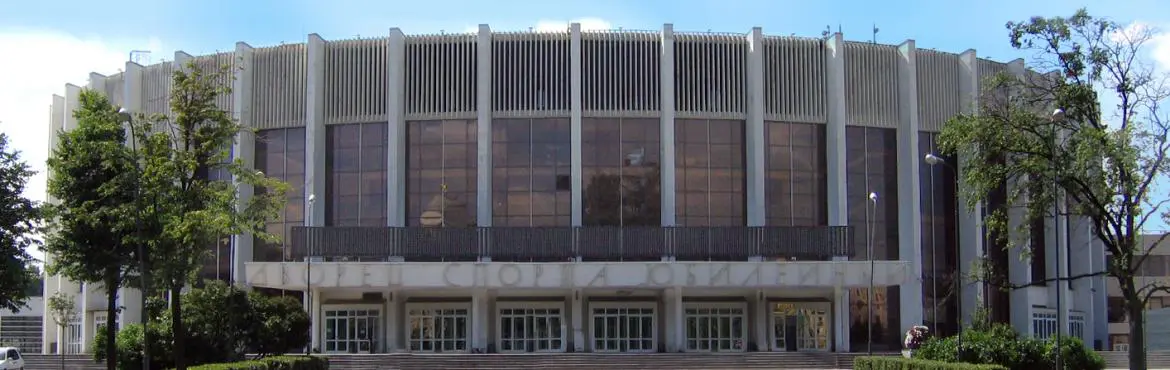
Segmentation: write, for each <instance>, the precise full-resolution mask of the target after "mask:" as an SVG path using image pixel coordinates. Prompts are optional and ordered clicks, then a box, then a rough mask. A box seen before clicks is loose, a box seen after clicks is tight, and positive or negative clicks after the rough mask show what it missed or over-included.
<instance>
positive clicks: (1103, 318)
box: [1083, 220, 1109, 349]
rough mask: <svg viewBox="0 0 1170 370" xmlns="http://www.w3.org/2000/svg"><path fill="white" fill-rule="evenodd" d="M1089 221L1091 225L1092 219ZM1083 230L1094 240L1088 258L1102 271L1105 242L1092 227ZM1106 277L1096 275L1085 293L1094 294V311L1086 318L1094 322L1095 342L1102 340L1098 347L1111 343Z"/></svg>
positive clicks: (1088, 237)
mask: <svg viewBox="0 0 1170 370" xmlns="http://www.w3.org/2000/svg"><path fill="white" fill-rule="evenodd" d="M1087 221H1088V220H1087ZM1089 222H1090V225H1091V224H1092V223H1091V221H1089ZM1083 232H1084V233H1085V234H1086V235H1087V236H1085V238H1086V239H1091V240H1092V246H1093V248H1092V249H1090V250H1091V252H1090V253H1091V254H1090V255H1089V256H1088V257H1087V258H1088V259H1091V260H1092V261H1093V266H1094V267H1095V269H1094V270H1093V271H1102V270H1103V269H1105V268H1106V266H1105V244H1104V243H1102V242H1101V241H1100V240H1097V237H1096V236H1095V235H1093V231H1092V229H1091V228H1087V230H1085V231H1083ZM1106 279H1107V278H1106V277H1105V276H1101V275H1098V276H1094V277H1093V278H1091V279H1090V281H1092V282H1093V285H1092V288H1091V289H1090V290H1089V291H1088V292H1085V293H1083V294H1089V295H1091V296H1092V298H1091V299H1092V301H1093V312H1092V313H1091V314H1086V315H1085V318H1086V319H1089V320H1092V323H1091V324H1090V325H1092V326H1093V337H1092V339H1093V340H1094V341H1095V342H1098V341H1099V342H1100V347H1097V348H1096V349H1103V348H1101V347H1104V346H1107V345H1109V316H1108V313H1109V295H1108V288H1107V285H1105V282H1106V281H1107V280H1106ZM1094 346H1096V343H1094Z"/></svg>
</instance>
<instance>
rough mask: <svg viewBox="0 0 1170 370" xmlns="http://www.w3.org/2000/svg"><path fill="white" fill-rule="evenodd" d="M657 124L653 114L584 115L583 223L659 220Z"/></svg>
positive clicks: (637, 223)
mask: <svg viewBox="0 0 1170 370" xmlns="http://www.w3.org/2000/svg"><path fill="white" fill-rule="evenodd" d="M659 127H661V123H660V120H658V119H656V118H624V119H623V118H612V119H607V118H586V119H584V120H582V122H581V135H582V136H581V168H582V171H581V172H582V175H583V176H584V179H583V181H582V182H583V189H584V190H583V191H582V196H581V197H582V204H583V205H584V209H583V211H582V213H583V217H582V218H583V224H584V225H586V226H660V225H662V211H661V203H662V198H661V191H660V189H661V184H662V181H661V170H660V169H661V166H660V164H659V160H658V157H659V153H660V143H661V142H662V140H661V135H659Z"/></svg>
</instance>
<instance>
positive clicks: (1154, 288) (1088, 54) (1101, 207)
mask: <svg viewBox="0 0 1170 370" xmlns="http://www.w3.org/2000/svg"><path fill="white" fill-rule="evenodd" d="M1007 29H1008V30H1009V35H1010V40H1011V45H1012V46H1013V47H1015V48H1017V49H1020V50H1025V51H1032V52H1035V53H1036V55H1035V59H1034V62H1033V63H1032V67H1033V68H1034V69H1038V70H1050V69H1056V70H1058V72H1059V73H1058V74H1047V75H1039V74H1028V76H1027V77H1024V78H1016V77H1012V76H1006V75H1000V76H996V77H995V78H992V79H991V80H990V81H988V86H987V88H986V89H985V91H986V92H985V94H983V95H984V99H983V100H981V102H980V107H979V108H980V111H979V112H978V113H976V114H967V115H961V116H958V117H956V118H953V119H952V120H951V121H950V122H948V124H947V125H946V126H945V127H944V128H943V132H942V135H941V139H940V141H941V144H942V145H941V147H942V149H943V151H944V152H947V153H948V154H957V155H958V156H959V157H960V158H963V159H964V169H963V172H962V174H961V176H962V178H963V180H965V182H966V184H967V186H965V187H964V188H963V189H960V190H961V191H963V192H965V194H966V195H967V196H968V199H969V203H968V207H973V206H974V205H975V204H976V202H979V201H986V200H988V199H989V197H990V194H992V193H993V192H995V191H997V189H1001V187H1002V186H1004V184H1011V185H1013V186H1011V187H1009V188H1008V191H1007V196H1006V202H1005V204H1009V205H1010V204H1026V205H1027V207H1026V211H1025V212H1024V213H1026V220H1023V222H1019V223H1018V224H1011V225H1009V223H1008V222H1007V221H1008V220H1007V213H1006V211H1005V210H1004V209H1003V208H1000V209H996V210H993V211H992V212H991V214H990V216H989V217H988V218H987V221H986V223H987V226H988V228H989V230H991V234H992V235H996V236H997V237H998V238H999V239H1000V240H1001V242H1004V243H1005V244H1006V245H1008V247H1018V248H1027V245H1026V243H1027V242H1026V241H1022V240H1013V239H1018V238H1010V237H1007V236H1006V235H1008V234H1009V233H1008V232H1009V231H1016V232H1018V234H1017V235H1027V228H1028V227H1029V224H1030V223H1031V221H1034V220H1038V219H1043V218H1044V217H1050V216H1052V215H1053V214H1054V213H1055V212H1053V210H1052V208H1053V207H1054V206H1060V208H1061V209H1067V211H1061V212H1060V213H1064V214H1071V215H1075V216H1078V217H1086V218H1087V219H1088V220H1089V221H1090V222H1091V224H1092V227H1093V231H1094V232H1093V234H1094V236H1095V238H1096V239H1097V240H1098V241H1099V242H1100V243H1102V244H1103V245H1104V247H1105V250H1106V251H1107V252H1108V253H1110V254H1112V262H1111V263H1110V264H1109V265H1108V266H1105V269H1104V271H1094V272H1090V273H1088V274H1080V275H1076V276H1064V277H1060V278H1059V279H1048V281H1065V282H1067V281H1072V280H1075V279H1082V278H1087V277H1091V276H1097V275H1102V274H1107V275H1108V276H1111V277H1114V278H1116V279H1117V281H1118V282H1119V283H1120V286H1121V291H1122V295H1123V296H1124V298H1125V302H1126V310H1127V311H1128V312H1129V316H1130V322H1129V326H1130V343H1131V344H1130V349H1129V363H1130V368H1133V369H1145V368H1146V356H1145V351H1146V345H1145V327H1144V326H1145V325H1144V324H1145V323H1144V319H1143V315H1142V311H1143V310H1144V307H1145V305H1146V301H1147V300H1148V299H1149V298H1150V297H1151V296H1152V295H1153V294H1154V293H1156V292H1165V291H1170V286H1167V285H1164V284H1161V283H1157V284H1150V285H1142V284H1139V282H1138V281H1137V280H1136V279H1135V274H1136V273H1137V272H1138V271H1139V269H1140V268H1141V266H1142V264H1143V263H1144V262H1145V260H1146V259H1147V257H1148V256H1149V252H1150V251H1151V250H1152V249H1153V248H1154V247H1156V246H1157V245H1158V244H1160V243H1161V242H1162V241H1163V240H1164V239H1165V237H1166V236H1165V235H1163V236H1162V237H1161V238H1159V239H1158V240H1157V241H1156V242H1155V243H1152V245H1149V246H1145V245H1143V243H1142V238H1141V235H1142V232H1143V230H1145V228H1146V226H1147V222H1149V221H1150V220H1153V219H1155V218H1156V217H1162V218H1163V219H1165V218H1166V217H1167V211H1168V210H1167V209H1166V207H1165V205H1166V203H1167V200H1166V194H1155V190H1154V189H1155V188H1156V185H1157V183H1158V181H1161V180H1163V179H1165V178H1166V175H1167V171H1168V170H1170V164H1168V163H1167V161H1166V155H1167V151H1168V150H1170V139H1168V138H1167V135H1168V134H1170V122H1167V120H1166V116H1165V113H1164V112H1162V111H1161V110H1160V106H1161V104H1163V103H1165V102H1166V99H1167V97H1168V96H1170V88H1168V86H1167V78H1166V76H1164V75H1158V74H1157V72H1155V70H1154V68H1153V67H1152V66H1150V65H1148V64H1146V63H1145V62H1143V53H1145V52H1146V48H1145V46H1146V44H1147V42H1148V41H1149V40H1150V39H1151V36H1152V35H1153V31H1152V30H1151V29H1149V28H1144V27H1129V28H1127V27H1123V26H1121V25H1119V24H1117V23H1114V22H1112V21H1109V20H1106V19H1101V18H1095V17H1092V16H1090V15H1089V14H1088V13H1087V12H1086V11H1085V10H1084V9H1081V10H1078V11H1077V12H1076V13H1075V14H1073V15H1072V16H1070V17H1067V18H1066V17H1054V18H1043V17H1033V18H1031V19H1029V20H1027V21H1022V22H1010V23H1008V24H1007ZM1099 94H1104V95H1099ZM1099 99H1109V100H1114V99H1115V100H1116V109H1117V114H1116V115H1115V116H1109V115H1107V114H1105V113H1103V112H1102V109H1101V101H1100V100H1099ZM1054 109H1060V110H1061V111H1059V112H1057V113H1055V114H1050V113H1049V112H1053V111H1054ZM1001 191H1002V190H1001Z"/></svg>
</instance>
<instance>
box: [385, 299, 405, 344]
mask: <svg viewBox="0 0 1170 370" xmlns="http://www.w3.org/2000/svg"><path fill="white" fill-rule="evenodd" d="M397 293H398V292H394V291H390V292H386V312H385V313H384V314H383V315H382V317H383V320H382V322H383V324H382V325H383V328H382V332H383V333H385V334H383V336H382V337H383V338H386V339H385V340H383V342H384V343H385V345H386V348H385V349H384V350H383V352H386V353H393V352H396V351H397V350H398V349H399V348H400V347H401V344H402V343H401V342H400V341H399V338H398V333H399V332H400V331H401V330H400V329H402V328H403V326H402V321H400V320H399V316H401V312H402V311H401V310H399V309H398V306H399V302H400V301H401V300H402V298H401V297H398V295H399V294H397Z"/></svg>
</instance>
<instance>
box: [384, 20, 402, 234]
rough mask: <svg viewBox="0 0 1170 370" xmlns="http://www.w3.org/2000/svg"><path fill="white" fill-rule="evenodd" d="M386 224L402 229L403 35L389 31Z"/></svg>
mask: <svg viewBox="0 0 1170 370" xmlns="http://www.w3.org/2000/svg"><path fill="white" fill-rule="evenodd" d="M386 53H387V55H386V60H387V62H386V69H387V71H386V80H387V81H386V115H387V116H388V117H389V123H388V124H387V127H386V135H387V137H386V143H387V145H389V147H388V150H386V155H387V156H388V157H387V158H386V175H387V181H386V186H387V188H386V213H387V214H386V222H387V224H388V225H387V226H390V227H402V226H406V170H407V168H406V91H405V89H406V84H405V81H406V35H404V34H402V30H400V29H397V28H391V29H390V37H389V38H388V39H387V47H386Z"/></svg>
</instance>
